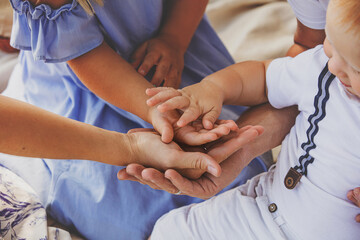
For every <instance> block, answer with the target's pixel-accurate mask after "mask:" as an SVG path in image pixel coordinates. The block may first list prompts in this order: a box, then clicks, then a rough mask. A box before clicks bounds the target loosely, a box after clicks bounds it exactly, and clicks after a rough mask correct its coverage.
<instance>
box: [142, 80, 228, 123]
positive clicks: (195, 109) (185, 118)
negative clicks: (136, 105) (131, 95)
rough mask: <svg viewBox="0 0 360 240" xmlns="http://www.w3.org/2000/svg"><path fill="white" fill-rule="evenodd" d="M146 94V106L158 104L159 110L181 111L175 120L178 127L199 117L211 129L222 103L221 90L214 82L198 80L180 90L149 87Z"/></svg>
mask: <svg viewBox="0 0 360 240" xmlns="http://www.w3.org/2000/svg"><path fill="white" fill-rule="evenodd" d="M146 94H147V95H148V96H150V97H151V98H149V99H148V100H147V102H146V103H147V105H148V106H155V105H158V106H157V108H158V110H159V111H160V112H167V111H171V110H175V109H179V110H182V111H183V114H182V115H181V117H180V118H179V120H178V121H177V126H178V127H184V126H186V125H187V124H188V123H190V122H193V121H195V120H197V119H199V118H201V119H202V124H203V126H204V128H205V129H212V128H213V124H214V123H215V121H216V120H217V119H218V117H219V116H220V113H221V108H222V104H223V95H222V90H221V89H219V87H217V86H216V85H215V84H213V83H211V82H209V81H207V82H204V81H203V82H200V83H197V84H194V85H191V86H188V87H185V88H183V89H181V90H176V89H173V88H164V87H162V88H149V89H147V90H146Z"/></svg>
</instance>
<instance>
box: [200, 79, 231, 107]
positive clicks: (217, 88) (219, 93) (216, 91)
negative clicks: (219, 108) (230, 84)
mask: <svg viewBox="0 0 360 240" xmlns="http://www.w3.org/2000/svg"><path fill="white" fill-rule="evenodd" d="M200 84H201V85H203V86H202V88H201V89H208V88H209V90H204V91H208V92H211V95H212V96H214V97H215V96H216V97H218V98H219V100H220V101H221V104H224V102H225V92H224V89H223V88H222V87H221V85H220V84H219V83H218V82H217V81H216V78H213V77H212V76H211V75H210V76H208V77H205V78H204V79H203V80H202V81H201V82H200Z"/></svg>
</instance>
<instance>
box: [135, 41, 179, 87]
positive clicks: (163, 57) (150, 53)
mask: <svg viewBox="0 0 360 240" xmlns="http://www.w3.org/2000/svg"><path fill="white" fill-rule="evenodd" d="M173 42H174V41H172V40H171V39H169V37H167V36H165V35H163V36H158V37H156V38H152V39H150V40H148V41H146V42H144V43H143V44H142V45H141V46H140V47H139V48H138V49H137V50H136V51H135V52H134V53H133V55H132V66H133V67H134V68H136V69H137V70H138V72H139V73H140V74H141V75H143V76H146V75H147V74H148V73H149V71H150V69H151V68H153V67H156V70H155V73H154V75H153V77H152V79H151V83H152V84H153V85H154V86H160V85H163V86H166V87H174V88H178V87H179V86H180V82H181V73H182V71H183V68H184V52H183V51H180V50H179V48H178V47H176V46H174V44H173ZM162 83H163V84H162Z"/></svg>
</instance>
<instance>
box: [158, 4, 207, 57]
mask: <svg viewBox="0 0 360 240" xmlns="http://www.w3.org/2000/svg"><path fill="white" fill-rule="evenodd" d="M207 3H208V0H196V1H193V0H181V1H178V0H170V1H167V5H166V8H167V9H166V11H164V12H165V15H164V19H163V26H162V27H161V29H160V32H159V35H160V36H161V35H166V36H170V37H171V38H172V41H173V44H177V45H178V48H179V50H181V51H182V52H184V53H185V51H186V49H187V47H188V45H189V44H190V41H191V38H192V36H193V35H194V33H195V31H196V29H197V27H198V25H199V23H200V20H201V19H202V17H203V15H204V12H205V9H206V5H207Z"/></svg>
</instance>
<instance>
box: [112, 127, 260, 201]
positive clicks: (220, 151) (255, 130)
mask: <svg viewBox="0 0 360 240" xmlns="http://www.w3.org/2000/svg"><path fill="white" fill-rule="evenodd" d="M262 132H263V128H262V127H260V126H248V127H244V128H241V129H239V130H237V131H236V132H235V133H232V134H231V135H229V136H227V137H224V138H222V139H220V140H218V141H216V142H214V143H212V145H208V146H206V148H208V149H207V151H208V155H209V156H211V157H213V158H214V159H215V160H216V161H217V162H222V161H224V160H225V159H226V161H224V162H223V163H221V168H222V174H221V176H220V177H214V176H212V175H210V174H208V173H205V174H203V175H202V176H201V177H200V178H198V179H196V180H190V179H188V178H185V177H183V176H182V175H181V174H180V173H178V172H177V171H175V170H173V169H168V170H166V171H165V173H163V172H161V171H159V170H156V169H154V168H145V167H144V166H142V165H139V164H130V165H129V166H128V167H127V168H126V169H122V170H120V171H119V173H118V178H119V180H131V181H137V182H140V183H143V184H147V185H149V186H150V187H152V188H154V189H162V190H165V191H167V192H169V193H173V194H174V193H177V192H179V191H181V193H182V194H186V195H189V196H193V197H198V198H203V199H207V198H210V197H212V196H213V195H215V194H216V193H218V192H219V191H220V190H222V189H223V188H224V187H225V186H227V185H228V184H229V183H231V182H232V181H233V180H234V179H235V178H236V176H237V175H238V173H239V172H240V171H241V169H242V168H244V167H245V166H246V165H247V164H248V161H247V156H246V151H242V150H241V149H240V148H241V147H243V146H245V145H246V144H248V143H249V142H251V141H252V140H254V139H255V138H256V137H257V136H259V135H260V134H262ZM239 149H240V150H239ZM187 150H189V151H190V150H191V151H204V150H205V149H203V147H187ZM234 152H236V154H233V153H234ZM229 156H230V157H229ZM179 160H181V159H179Z"/></svg>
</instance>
